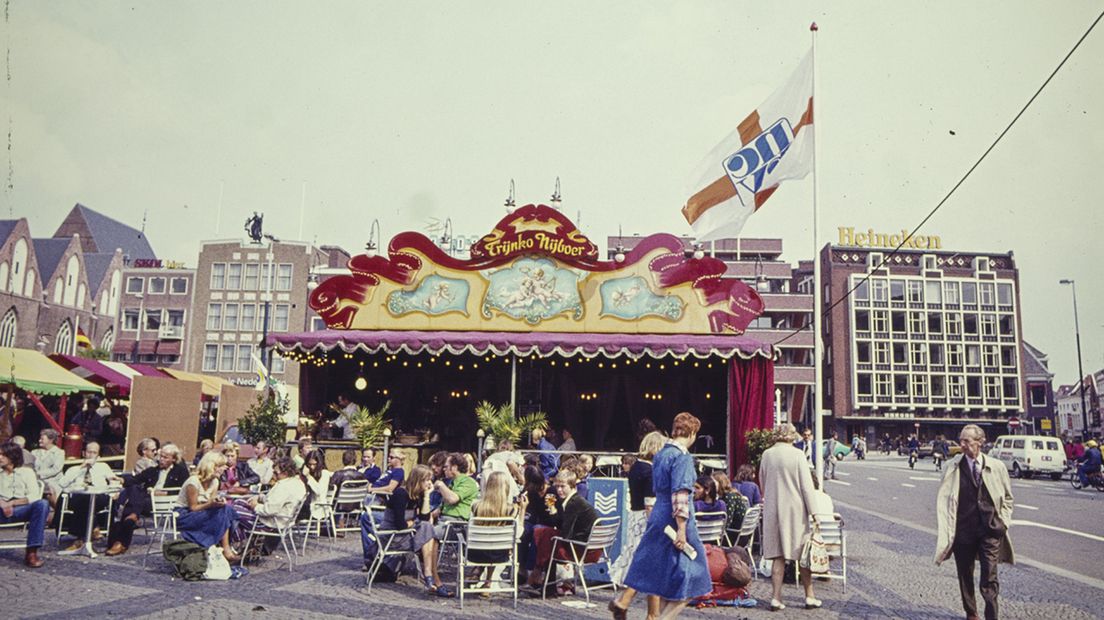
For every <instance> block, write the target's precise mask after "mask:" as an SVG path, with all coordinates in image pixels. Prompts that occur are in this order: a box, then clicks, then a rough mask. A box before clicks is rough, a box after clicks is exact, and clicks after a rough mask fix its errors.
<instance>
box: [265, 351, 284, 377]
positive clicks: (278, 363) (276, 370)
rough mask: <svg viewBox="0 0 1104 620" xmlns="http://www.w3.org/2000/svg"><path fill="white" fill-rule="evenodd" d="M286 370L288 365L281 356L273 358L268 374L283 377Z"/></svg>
mask: <svg viewBox="0 0 1104 620" xmlns="http://www.w3.org/2000/svg"><path fill="white" fill-rule="evenodd" d="M286 368H287V363H286V362H285V361H284V358H282V357H280V356H279V355H273V356H272V365H271V367H269V369H268V372H270V373H272V374H274V375H282V374H284V370H286Z"/></svg>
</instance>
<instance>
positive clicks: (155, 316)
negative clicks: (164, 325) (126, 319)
mask: <svg viewBox="0 0 1104 620" xmlns="http://www.w3.org/2000/svg"><path fill="white" fill-rule="evenodd" d="M144 329H148V330H150V331H157V330H159V329H161V310H150V309H148V308H147V309H146V326H145V328H144Z"/></svg>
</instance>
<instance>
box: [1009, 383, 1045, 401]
mask: <svg viewBox="0 0 1104 620" xmlns="http://www.w3.org/2000/svg"><path fill="white" fill-rule="evenodd" d="M1016 383H1017V379H1016V377H1005V378H1004V398H1005V400H1016V398H1017V395H1018V394H1019V390H1017V389H1016ZM1043 400H1044V401H1045V400H1046V388H1045V387H1044V388H1043ZM1042 406H1045V403H1044V405H1042Z"/></svg>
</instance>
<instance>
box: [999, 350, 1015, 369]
mask: <svg viewBox="0 0 1104 620" xmlns="http://www.w3.org/2000/svg"><path fill="white" fill-rule="evenodd" d="M1000 356H1001V366H1004V367H1005V368H1015V366H1016V349H1015V348H1014V347H1001V351H1000Z"/></svg>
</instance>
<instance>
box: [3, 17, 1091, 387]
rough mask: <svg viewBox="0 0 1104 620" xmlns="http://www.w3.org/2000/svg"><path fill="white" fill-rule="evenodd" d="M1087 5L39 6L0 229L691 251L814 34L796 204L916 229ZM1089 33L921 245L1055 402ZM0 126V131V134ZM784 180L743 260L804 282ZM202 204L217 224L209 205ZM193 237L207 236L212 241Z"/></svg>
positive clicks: (824, 234)
mask: <svg viewBox="0 0 1104 620" xmlns="http://www.w3.org/2000/svg"><path fill="white" fill-rule="evenodd" d="M1102 11H1104V2H1102V1H1100V0H1096V1H1087V0H1086V1H1068V2H1062V3H1049V2H1025V1H1018V0H1013V1H1006V2H972V3H963V2H957V1H953V2H952V1H934V2H924V3H913V2H908V3H906V2H893V3H890V2H884V1H878V2H847V3H833V4H832V5H831V6H828V5H827V3H822V2H771V3H764V2H735V1H730V0H727V1H716V2H709V1H697V2H678V3H674V2H671V3H659V2H652V3H642V2H639V1H632V2H627V1H621V2H617V1H615V2H602V3H596V2H588V1H561V2H554V3H549V2H528V1H510V2H505V1H503V2H479V3H475V2H453V3H439V2H413V1H412V2H401V3H399V2H325V3H300V2H235V3H215V2H191V3H176V2H167V1H151V2H136V1H135V2H109V1H100V2H84V1H82V2H76V1H72V2H39V1H31V0H7V1H6V2H5V15H4V20H5V22H4V24H3V30H2V34H0V37H3V39H4V40H5V47H6V49H7V57H6V63H7V71H6V79H5V80H4V82H3V84H2V87H0V88H2V91H0V110H2V111H4V112H6V114H4V115H3V116H6V117H7V119H6V120H7V121H8V134H9V139H8V145H7V146H8V148H7V149H6V153H5V158H6V160H7V161H6V162H4V168H5V169H6V170H5V177H6V182H5V184H4V185H5V188H4V192H3V196H2V199H3V203H2V204H0V217H5V218H7V217H16V218H18V217H27V218H28V219H29V220H30V224H31V229H32V233H33V234H34V235H35V236H41V237H45V236H50V235H52V234H53V231H54V230H55V229H56V228H57V226H58V225H59V224H60V222H61V220H62V219H63V218H64V216H65V214H66V213H68V211H69V210H70V209H71V208H72V207H73V205H74V204H76V203H78V202H80V203H81V204H84V205H87V206H89V207H91V208H93V209H96V210H98V211H100V212H103V213H105V214H107V215H109V216H111V217H114V218H116V219H119V220H122V221H124V222H127V223H130V224H132V225H135V226H140V225H141V222H142V220H143V217H145V218H146V224H145V226H146V232H147V236H148V237H149V239H150V241H151V243H152V245H153V247H154V249H155V251H156V252H157V253H158V255H159V256H160V257H162V258H165V259H172V260H181V261H184V262H185V263H187V264H189V265H194V263H195V260H196V257H197V255H198V250H199V246H198V241H199V240H204V239H218V238H230V237H237V236H240V235H242V225H243V223H244V221H245V219H246V218H247V217H249V215H251V214H252V212H253V211H260V212H263V213H264V215H265V229H266V231H268V232H271V233H272V234H275V235H276V236H277V237H280V238H282V239H296V238H299V239H303V240H307V241H316V242H318V243H324V244H336V245H340V246H343V247H345V248H346V249H349V250H351V251H353V252H354V253H357V252H358V251H359V250H361V249H362V248H363V246H364V243H365V242H366V241H367V240H368V238H369V230H370V227H371V223H372V221H373V220H374V219H378V220H379V223H380V227H381V230H382V233H383V238H384V239H385V240H387V239H390V238H391V237H392V236H393V235H395V234H396V233H398V232H401V231H406V230H423V229H425V228H426V226H427V223H429V222H431V221H433V220H437V221H444V220H445V219H448V220H450V221H451V224H452V228H453V231H454V233H455V234H458V235H460V234H463V235H481V234H484V233H486V232H488V231H489V230H490V229H491V227H492V226H493V225H494V224H495V223H496V222H497V221H498V220H499V219H500V218H501V217H502V216H503V215H504V214H505V211H504V210H503V206H502V205H503V201H504V199H505V198H506V196H507V192H508V188H509V184H510V181H511V180H514V181H515V183H516V187H517V203H518V204H519V205H522V204H528V203H540V202H544V203H547V202H548V199H549V197H550V195H551V194H552V191H553V188H554V185H555V180H556V178H557V177H559V178H560V180H561V184H562V194H563V210H564V211H565V213H567V214H568V215H569V216H570V217H572V218H576V219H580V221H579V222H578V223H579V224H580V227H581V229H582V230H583V232H584V233H586V234H588V235H589V236H590V237H592V238H593V239H594V240H595V241H596V242H598V243H599V245H600V246H604V241H605V238H606V237H607V236H609V235H615V234H617V231H618V229H619V228H621V229H623V230H624V232H625V233H626V234H631V233H641V234H645V235H646V234H651V233H656V232H670V233H675V234H687V235H688V234H690V228H689V226H688V225H687V224H686V221H685V220H684V219H683V218H682V215H681V213H680V211H679V210H680V208H681V207H682V205H683V204H684V202H685V201H686V198H687V197H688V196H689V195H690V193H691V192H690V191H689V190H690V188H689V184H690V183H691V182H692V180H693V179H692V178H691V177H692V173H693V171H694V169H695V168H696V167H697V166H698V163H699V161H700V160H701V159H702V157H704V156H705V155H706V154H707V153H709V151H710V150H711V149H712V148H713V146H714V145H715V144H716V143H718V142H720V141H721V139H722V138H724V137H725V136H726V135H727V134H728V133H729V132H731V131H732V130H733V129H734V128H735V126H736V124H738V123H739V122H740V121H741V120H742V119H743V118H744V117H745V116H746V115H747V114H748V113H749V112H750V111H751V110H753V109H754V108H755V107H756V106H757V105H758V104H759V103H761V102H762V101H763V100H764V99H765V98H766V97H767V96H768V95H770V94H771V92H773V90H774V89H776V88H778V87H779V86H781V85H782V84H783V82H784V81H785V79H786V77H787V76H788V75H789V73H790V71H792V69H793V68H794V67H796V65H797V63H798V61H799V60H800V59H801V58H802V57H803V56H804V54H805V53H806V52H807V51H808V50H809V48H810V46H811V45H812V38H811V34H810V32H809V25H810V23H811V22H814V21H815V22H817V24H818V25H819V32H818V34H817V40H816V100H817V119H816V131H817V149H818V157H817V174H816V177H817V182H816V185H817V187H818V191H817V192H816V197H817V203H818V205H819V210H820V219H819V222H820V225H819V231H818V235H817V238H818V239H819V244H820V245H823V244H825V243H828V242H830V241H834V240H835V239H836V237H837V232H836V231H837V227H839V226H853V227H855V228H857V229H860V230H866V229H867V228H873V229H875V230H877V231H884V232H895V231H900V230H901V229H904V228H907V229H912V228H913V227H914V226H915V225H916V224H918V223H919V222H920V221H921V220H922V219H923V217H924V215H926V214H927V212H928V211H929V210H930V209H931V208H932V207H934V206H935V205H936V204H937V203H938V202H939V201H940V200H941V199H942V198H943V197H944V196H945V195H946V194H947V192H948V191H950V189H951V188H952V187H953V186H954V185H955V184H956V183H957V182H958V180H959V179H960V178H961V177H962V176H963V175H964V174H965V173H966V171H967V170H968V169H969V168H970V167H971V166H972V165H973V164H974V162H975V161H977V159H978V158H979V157H980V156H981V154H982V153H983V152H984V151H985V150H986V149H987V148H988V147H989V146H990V144H992V142H993V141H994V139H996V137H997V136H998V135H999V134H1000V132H1001V131H1002V130H1003V129H1004V128H1005V126H1006V125H1007V124H1008V123H1009V122H1010V121H1011V120H1012V118H1013V117H1014V116H1015V115H1016V113H1017V112H1019V110H1020V108H1021V107H1022V106H1023V105H1024V104H1025V103H1026V102H1027V101H1028V100H1029V99H1030V98H1031V96H1032V95H1033V94H1034V93H1035V91H1036V90H1037V89H1038V88H1039V86H1040V85H1041V84H1042V83H1043V82H1044V81H1045V79H1046V78H1047V76H1048V75H1050V73H1051V72H1052V71H1053V70H1054V68H1055V67H1057V66H1058V64H1059V62H1060V61H1061V59H1062V58H1063V57H1064V56H1065V55H1066V54H1067V53H1068V52H1069V50H1070V49H1071V48H1072V47H1073V46H1074V44H1075V43H1076V42H1077V40H1078V39H1079V38H1080V37H1081V36H1082V35H1083V34H1084V33H1085V31H1086V30H1087V29H1088V28H1089V26H1090V25H1091V24H1092V23H1093V21H1094V20H1095V19H1096V18H1097V16H1098V15H1099V14H1100V13H1101V12H1102ZM1102 56H1104V25H1100V26H1098V27H1097V28H1096V29H1095V30H1094V31H1093V32H1092V34H1090V35H1089V36H1088V38H1087V39H1086V40H1085V41H1084V43H1083V44H1082V45H1081V47H1080V48H1079V49H1078V51H1077V52H1076V53H1075V54H1074V55H1073V56H1072V57H1071V58H1070V60H1069V61H1068V62H1067V63H1066V65H1065V66H1064V67H1063V68H1062V70H1061V71H1060V72H1059V73H1058V74H1057V76H1056V77H1055V78H1054V79H1053V81H1052V82H1051V83H1050V84H1049V86H1048V87H1047V88H1046V90H1044V91H1043V93H1042V94H1041V95H1040V96H1039V98H1038V99H1036V101H1035V102H1034V103H1033V104H1032V106H1031V107H1030V108H1029V109H1028V111H1027V112H1026V113H1025V114H1024V115H1023V116H1022V117H1021V118H1020V119H1019V121H1018V122H1017V123H1016V125H1015V126H1014V127H1013V128H1012V130H1011V131H1010V132H1009V133H1008V134H1007V135H1006V136H1005V138H1004V139H1003V140H1002V141H1001V143H1000V144H999V145H997V147H996V148H995V149H994V150H993V151H992V152H991V153H990V154H989V156H988V157H987V158H986V159H985V160H984V161H983V162H982V163H981V165H980V166H979V167H978V168H977V170H976V171H975V172H974V173H973V175H972V176H971V177H970V178H969V179H968V180H967V181H966V182H965V183H964V184H963V185H962V186H961V187H960V188H959V189H958V190H957V191H956V192H955V193H954V194H953V196H952V197H951V198H950V199H949V200H948V201H947V202H946V204H945V205H944V206H943V207H942V208H941V209H940V211H939V212H938V213H937V214H936V215H935V216H934V217H933V218H932V219H931V220H930V221H929V222H928V224H927V225H926V226H925V227H924V228H923V229H921V230H920V234H934V235H939V236H940V237H941V238H942V240H943V244H944V247H945V248H949V249H956V250H963V251H991V252H1007V251H1009V250H1011V251H1013V252H1015V259H1016V262H1017V263H1018V266H1019V269H1020V279H1021V292H1020V296H1021V302H1022V316H1023V333H1024V336H1025V338H1026V340H1027V341H1029V342H1031V343H1032V344H1033V345H1035V346H1037V347H1038V348H1040V349H1042V350H1043V351H1044V352H1046V353H1047V354H1049V357H1050V367H1051V370H1053V371H1054V372H1055V373H1056V375H1057V376H1056V384H1057V383H1069V382H1072V381H1075V378H1076V376H1077V353H1076V347H1075V343H1074V320H1073V308H1072V300H1071V291H1070V288H1069V287H1068V286H1062V285H1060V284H1059V283H1058V280H1059V279H1063V278H1072V279H1075V280H1076V282H1077V286H1078V288H1077V295H1078V299H1077V301H1078V305H1079V311H1080V327H1081V332H1082V334H1081V340H1082V351H1083V355H1084V365H1085V370H1086V372H1090V371H1091V370H1092V369H1098V368H1101V367H1104V312H1101V311H1100V308H1101V307H1104V287H1102V285H1101V282H1102V277H1101V251H1100V248H1099V240H1100V237H1101V230H1102V228H1104V227H1102V225H1104V217H1102V216H1101V211H1100V207H1101V204H1100V198H1099V196H1100V192H1099V190H1098V187H1099V178H1100V177H1099V176H1098V175H1100V174H1101V171H1100V164H1099V162H1101V161H1104V118H1102V116H1104V79H1102V77H1104V76H1102V75H1101V69H1100V66H1101V64H1100V59H1101V57H1102ZM0 118H2V117H0ZM813 187H814V183H813V181H812V177H809V178H807V179H805V180H802V181H793V182H789V183H788V184H786V185H784V186H783V187H782V188H781V189H780V190H779V191H778V192H777V193H776V194H775V195H774V196H773V197H772V198H771V200H770V202H768V203H767V206H766V207H764V208H763V209H762V210H761V211H760V212H758V213H757V214H755V215H754V216H752V217H751V219H750V220H749V221H748V223H747V225H746V226H745V228H744V231H743V236H746V237H755V238H781V239H783V243H784V248H785V254H784V258H785V259H786V260H789V261H793V262H796V261H797V260H799V259H806V258H810V257H811V256H812V255H813V248H814V246H813V242H814V240H813V231H812V203H813V196H814V190H813ZM220 205H221V207H220ZM220 214H221V217H220Z"/></svg>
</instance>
